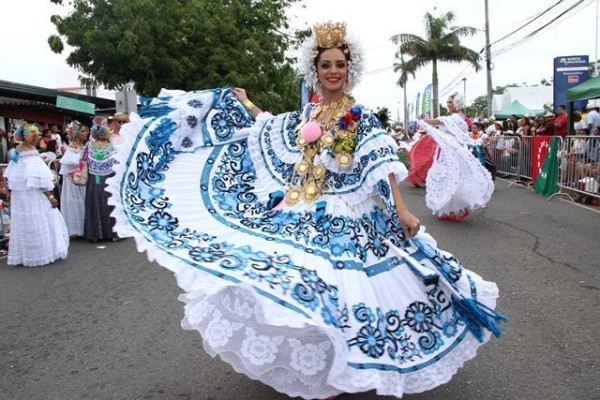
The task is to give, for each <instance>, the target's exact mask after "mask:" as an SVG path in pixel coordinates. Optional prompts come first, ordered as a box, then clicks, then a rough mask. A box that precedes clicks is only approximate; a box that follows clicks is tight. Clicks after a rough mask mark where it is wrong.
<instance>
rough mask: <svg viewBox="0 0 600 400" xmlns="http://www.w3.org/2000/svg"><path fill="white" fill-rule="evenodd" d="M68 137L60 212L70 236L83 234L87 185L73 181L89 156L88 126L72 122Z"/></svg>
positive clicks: (62, 171) (62, 169) (63, 163)
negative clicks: (73, 177) (80, 166)
mask: <svg viewBox="0 0 600 400" xmlns="http://www.w3.org/2000/svg"><path fill="white" fill-rule="evenodd" d="M67 139H68V140H69V145H68V147H67V150H66V151H65V155H64V156H63V157H62V158H61V160H60V164H61V167H60V172H59V173H60V175H62V177H63V179H62V192H61V196H60V198H61V204H60V212H61V213H62V215H63V218H64V220H65V223H66V224H67V229H68V231H69V236H71V237H74V236H83V228H84V217H85V189H86V186H82V185H76V184H75V183H73V180H72V174H73V173H74V172H75V171H76V170H77V169H78V168H79V165H80V162H81V161H84V162H85V158H84V157H86V156H87V154H86V149H87V147H86V142H87V139H88V128H87V126H85V125H82V124H81V123H80V122H79V121H73V122H71V124H70V125H69V127H68V128H67ZM82 159H83V160H82Z"/></svg>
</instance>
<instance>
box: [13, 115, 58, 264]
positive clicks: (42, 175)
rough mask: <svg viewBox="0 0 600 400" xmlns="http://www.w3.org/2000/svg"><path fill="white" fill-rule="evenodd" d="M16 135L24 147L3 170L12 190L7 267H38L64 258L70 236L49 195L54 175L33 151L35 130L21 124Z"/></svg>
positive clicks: (56, 203) (56, 204) (35, 140)
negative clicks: (21, 139) (20, 138)
mask: <svg viewBox="0 0 600 400" xmlns="http://www.w3.org/2000/svg"><path fill="white" fill-rule="evenodd" d="M17 133H18V134H19V135H20V136H22V137H23V143H22V144H21V145H19V147H17V148H16V151H15V152H13V153H12V155H11V161H10V163H9V164H8V168H7V169H6V180H7V183H8V187H9V189H10V190H11V207H10V211H11V220H10V244H9V248H8V265H19V264H22V265H24V266H27V267H37V266H42V265H46V264H49V263H51V262H53V261H55V260H57V259H59V258H66V257H67V253H68V250H69V234H68V233H67V227H66V225H65V221H64V220H63V217H62V215H61V214H60V212H59V211H58V209H57V208H56V207H57V206H58V201H57V200H56V198H55V197H54V195H53V194H52V190H53V189H54V180H53V178H54V175H53V174H52V172H51V171H50V168H48V166H47V165H46V164H45V163H44V161H42V159H41V158H40V155H39V153H38V151H37V150H36V144H37V142H38V141H39V139H40V133H39V129H38V127H37V126H35V125H29V124H24V125H23V126H21V127H20V128H19V129H18V130H17Z"/></svg>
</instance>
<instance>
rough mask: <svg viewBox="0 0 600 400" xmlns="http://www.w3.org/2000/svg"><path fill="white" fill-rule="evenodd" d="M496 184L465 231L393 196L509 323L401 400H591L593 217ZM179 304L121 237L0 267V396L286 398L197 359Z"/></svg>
mask: <svg viewBox="0 0 600 400" xmlns="http://www.w3.org/2000/svg"><path fill="white" fill-rule="evenodd" d="M496 186H497V190H496V193H495V194H494V198H493V200H492V202H491V203H490V204H489V206H488V209H486V210H485V211H484V212H482V213H478V214H477V215H476V216H473V217H472V218H469V219H467V220H466V221H464V222H462V223H449V222H441V221H438V220H436V219H434V218H433V217H432V216H431V215H430V214H429V212H428V211H427V209H426V208H425V204H424V190H423V189H417V188H413V187H411V186H407V185H405V186H403V193H404V197H405V199H406V201H407V203H408V205H409V207H410V208H411V210H413V211H414V212H415V214H417V215H418V216H419V217H420V218H421V220H422V223H423V224H424V225H426V226H427V229H428V231H429V232H430V233H431V234H432V235H433V236H434V237H435V238H436V239H437V240H438V244H439V247H441V248H443V249H446V250H448V251H451V252H453V253H454V254H455V255H456V256H457V257H458V258H459V259H461V261H462V262H463V264H464V265H465V266H467V267H469V268H471V269H473V270H474V271H476V272H478V273H479V274H481V275H483V276H484V277H485V278H486V279H488V280H492V281H495V282H497V283H498V285H499V287H500V290H501V298H500V301H499V309H500V310H501V311H503V312H504V313H506V314H507V315H508V316H509V318H510V324H508V325H506V326H505V334H504V336H503V338H502V339H500V340H492V341H491V342H490V343H488V344H487V345H486V346H484V347H483V348H482V349H481V350H480V352H479V355H478V357H477V358H476V359H474V360H472V361H470V362H468V363H467V364H466V365H465V367H464V368H463V369H461V370H460V371H459V372H458V374H457V375H456V376H455V378H454V379H453V380H452V381H451V382H449V383H448V384H446V385H444V386H442V387H439V388H437V389H436V390H433V391H431V392H428V393H425V394H419V395H407V396H406V397H405V398H406V399H408V400H422V399H428V400H430V399H443V400H458V399H461V400H468V399H511V400H512V399H570V400H577V399H581V400H587V399H598V398H600V344H599V342H598V338H599V335H598V332H600V318H598V317H599V316H600V250H599V246H598V243H599V241H598V236H599V234H600V214H599V213H597V212H596V211H592V210H588V209H584V208H582V207H580V206H577V205H574V204H571V203H567V202H563V201H560V200H553V201H551V202H547V201H546V200H545V199H544V198H543V197H541V196H538V195H536V194H535V193H533V192H532V191H530V190H529V189H525V188H522V187H515V186H513V187H510V188H508V187H507V186H508V183H507V182H506V181H504V180H498V181H497V182H496ZM179 294H180V290H179V288H178V287H177V285H176V282H175V279H174V278H173V276H172V274H171V273H170V272H168V271H167V270H166V269H164V268H162V267H159V266H158V265H156V264H151V263H149V262H148V261H147V259H146V256H145V254H140V253H138V252H137V251H136V249H135V244H134V242H133V240H132V239H128V240H123V241H120V242H116V243H113V242H107V243H88V242H86V241H82V240H75V241H73V242H72V243H71V251H70V254H69V258H68V259H67V260H64V261H61V262H57V263H55V264H53V265H51V266H48V267H43V268H14V267H7V266H6V261H4V260H2V261H0V398H1V399H26V400H32V399H52V400H54V399H56V400H70V399H181V400H184V399H206V400H208V399H236V400H244V399H260V400H271V399H285V398H286V396H284V395H281V394H279V393H277V392H275V391H274V390H272V389H270V388H268V387H266V386H264V385H262V384H261V383H259V382H255V381H252V380H250V379H248V378H246V377H245V376H243V375H240V374H237V373H236V372H234V371H233V370H232V369H231V368H230V367H229V366H228V365H227V364H225V363H223V362H221V361H219V360H218V359H213V358H211V357H210V356H208V355H207V354H205V353H204V352H203V350H202V344H201V340H200V337H199V336H198V335H197V334H196V333H194V332H190V331H184V330H182V329H181V328H180V320H181V317H182V315H183V308H182V303H180V302H179V301H178V300H177V296H178V295H179ZM379 398H382V397H377V396H376V395H375V394H374V393H366V394H365V393H363V394H354V395H351V394H345V395H342V396H340V397H339V398H338V399H339V400H358V399H360V400H363V399H364V400H369V399H379Z"/></svg>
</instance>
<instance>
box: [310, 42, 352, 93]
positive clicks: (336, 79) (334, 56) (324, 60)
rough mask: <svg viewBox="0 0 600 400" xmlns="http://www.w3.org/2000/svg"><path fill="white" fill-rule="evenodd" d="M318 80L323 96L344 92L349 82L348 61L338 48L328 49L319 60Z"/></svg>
mask: <svg viewBox="0 0 600 400" xmlns="http://www.w3.org/2000/svg"><path fill="white" fill-rule="evenodd" d="M317 78H318V79H319V82H320V83H321V89H322V91H323V94H325V93H337V92H340V91H342V90H344V84H345V83H346V82H348V61H346V56H345V55H344V52H343V51H342V50H340V49H338V48H332V49H327V50H325V51H323V52H322V53H321V54H320V55H319V57H318V58H317Z"/></svg>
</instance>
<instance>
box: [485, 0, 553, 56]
mask: <svg viewBox="0 0 600 400" xmlns="http://www.w3.org/2000/svg"><path fill="white" fill-rule="evenodd" d="M563 1H564V0H558V1H557V2H556V3H554V4H553V5H551V6H550V7H548V8H546V9H545V10H544V11H542V12H540V13H539V14H538V15H535V16H534V17H532V19H531V20H529V21H527V22H526V23H524V24H523V25H521V26H520V27H518V28H517V29H515V30H514V31H512V32H510V33H508V34H506V35H504V36H502V37H501V38H500V39H498V40H496V41H495V42H493V43H491V44H490V46H493V45H495V44H496V43H498V42H501V41H503V40H504V39H506V38H508V37H510V36H512V35H514V34H515V33H517V32H519V31H520V30H521V29H523V28H525V27H526V26H528V25H529V24H531V23H532V22H533V21H535V20H537V19H539V18H540V17H542V16H543V15H544V14H546V13H548V12H550V11H551V10H552V9H553V8H554V7H556V6H558V5H559V4H560V3H562V2H563ZM484 50H485V48H484Z"/></svg>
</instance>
